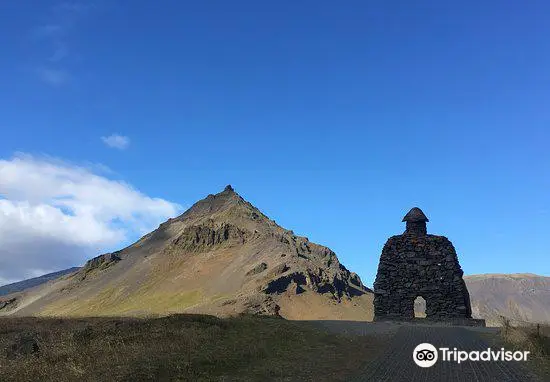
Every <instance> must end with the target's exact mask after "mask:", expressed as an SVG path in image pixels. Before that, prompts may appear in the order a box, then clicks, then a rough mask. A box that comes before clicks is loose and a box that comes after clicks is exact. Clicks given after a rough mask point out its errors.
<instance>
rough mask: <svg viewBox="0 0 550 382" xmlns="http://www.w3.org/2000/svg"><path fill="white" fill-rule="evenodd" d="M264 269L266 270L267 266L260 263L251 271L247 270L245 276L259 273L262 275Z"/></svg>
mask: <svg viewBox="0 0 550 382" xmlns="http://www.w3.org/2000/svg"><path fill="white" fill-rule="evenodd" d="M266 269H267V264H266V263H260V264H258V265H256V266H255V267H254V268H252V269H251V270H249V271H248V272H246V275H247V276H254V275H257V274H259V273H262V272H263V271H265V270H266Z"/></svg>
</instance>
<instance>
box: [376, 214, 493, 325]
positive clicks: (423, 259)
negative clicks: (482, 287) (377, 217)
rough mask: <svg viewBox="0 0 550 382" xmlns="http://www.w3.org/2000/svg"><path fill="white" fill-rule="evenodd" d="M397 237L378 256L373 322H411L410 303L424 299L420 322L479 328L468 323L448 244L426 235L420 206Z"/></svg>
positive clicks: (461, 282) (466, 306) (465, 299)
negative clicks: (424, 312)
mask: <svg viewBox="0 0 550 382" xmlns="http://www.w3.org/2000/svg"><path fill="white" fill-rule="evenodd" d="M403 221H404V222H406V229H405V232H404V233H403V234H402V235H397V236H393V237H390V238H389V239H388V241H387V242H386V244H385V245H384V249H383V250H382V255H381V256H380V263H379V265H378V273H377V275H376V280H375V282H374V293H375V295H374V319H375V320H377V321H379V320H413V319H414V301H415V299H416V298H417V297H419V296H420V297H423V298H424V300H425V301H426V319H428V320H435V321H447V322H449V323H454V324H466V325H482V326H484V325H485V322H484V321H483V320H473V319H472V309H471V306H470V295H469V293H468V289H466V284H465V283H464V280H463V279H462V275H463V271H462V269H461V267H460V264H459V263H458V257H457V254H456V251H455V248H454V246H453V244H452V243H451V242H450V241H449V239H447V238H446V237H444V236H436V235H428V233H427V229H426V223H427V222H428V221H429V220H428V218H427V217H426V215H424V213H423V212H422V210H421V209H420V208H417V207H415V208H413V209H411V210H410V211H409V212H408V213H407V215H405V217H404V218H403Z"/></svg>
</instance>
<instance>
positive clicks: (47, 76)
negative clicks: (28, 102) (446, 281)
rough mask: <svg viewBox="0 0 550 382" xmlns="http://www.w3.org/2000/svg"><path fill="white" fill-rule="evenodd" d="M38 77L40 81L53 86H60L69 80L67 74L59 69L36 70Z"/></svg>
mask: <svg viewBox="0 0 550 382" xmlns="http://www.w3.org/2000/svg"><path fill="white" fill-rule="evenodd" d="M38 76H39V77H40V79H41V80H42V81H44V82H46V83H48V84H50V85H53V86H61V85H64V84H65V83H67V82H68V81H69V80H70V75H69V73H68V72H66V71H64V70H59V69H47V68H40V69H38Z"/></svg>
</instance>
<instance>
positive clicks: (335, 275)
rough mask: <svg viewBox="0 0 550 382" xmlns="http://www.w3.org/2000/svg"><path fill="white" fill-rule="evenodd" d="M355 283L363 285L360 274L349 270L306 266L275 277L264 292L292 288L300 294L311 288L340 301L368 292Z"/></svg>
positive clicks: (275, 291)
mask: <svg viewBox="0 0 550 382" xmlns="http://www.w3.org/2000/svg"><path fill="white" fill-rule="evenodd" d="M344 269H345V268H344ZM346 271H347V270H346ZM355 283H357V284H359V285H362V283H361V281H360V280H359V278H358V276H357V275H355V276H352V275H351V273H349V272H345V271H341V272H332V271H331V270H327V269H323V268H316V269H311V268H306V269H303V270H296V271H290V272H288V273H285V274H282V275H281V276H279V277H277V278H274V279H273V280H271V281H270V282H269V283H268V284H267V285H266V287H265V289H264V292H265V293H266V294H274V293H283V292H285V291H287V290H290V289H289V288H292V289H291V290H292V292H293V293H296V294H299V293H302V292H305V291H306V290H307V289H309V290H311V291H313V292H316V293H321V294H330V295H331V297H332V298H333V299H335V300H338V301H340V299H341V298H343V297H346V298H351V297H354V296H359V295H362V294H364V293H366V291H367V290H366V289H365V288H364V287H358V288H354V287H353V286H351V285H350V284H355Z"/></svg>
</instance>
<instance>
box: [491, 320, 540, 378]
mask: <svg viewBox="0 0 550 382" xmlns="http://www.w3.org/2000/svg"><path fill="white" fill-rule="evenodd" d="M498 320H499V321H498V322H499V325H500V329H499V336H497V337H494V336H485V339H486V340H487V341H488V342H489V343H490V344H491V346H494V347H500V346H504V347H506V349H514V350H520V351H530V354H529V357H528V364H529V369H531V370H532V371H533V372H534V373H535V374H537V375H538V376H539V377H540V378H541V379H542V380H543V381H550V325H544V324H541V325H536V324H529V323H526V322H519V323H518V322H511V321H510V320H509V319H506V318H503V317H501V318H499V319H498Z"/></svg>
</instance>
